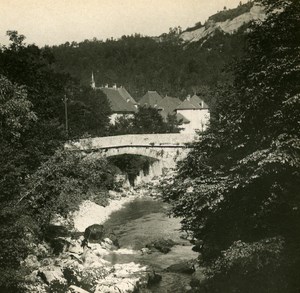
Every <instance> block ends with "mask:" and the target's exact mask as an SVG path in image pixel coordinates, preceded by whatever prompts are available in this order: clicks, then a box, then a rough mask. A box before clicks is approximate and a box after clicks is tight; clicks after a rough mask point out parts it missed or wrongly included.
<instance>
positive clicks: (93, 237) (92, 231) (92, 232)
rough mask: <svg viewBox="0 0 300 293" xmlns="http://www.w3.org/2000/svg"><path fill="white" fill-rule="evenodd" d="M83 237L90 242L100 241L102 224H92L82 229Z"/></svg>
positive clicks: (102, 229) (102, 231) (102, 235)
mask: <svg viewBox="0 0 300 293" xmlns="http://www.w3.org/2000/svg"><path fill="white" fill-rule="evenodd" d="M84 238H85V239H87V240H88V241H89V242H92V243H93V242H94V243H95V242H96V243H100V242H101V240H102V239H103V238H104V226H103V225H99V224H94V225H91V226H89V227H87V228H86V229H85V231H84Z"/></svg>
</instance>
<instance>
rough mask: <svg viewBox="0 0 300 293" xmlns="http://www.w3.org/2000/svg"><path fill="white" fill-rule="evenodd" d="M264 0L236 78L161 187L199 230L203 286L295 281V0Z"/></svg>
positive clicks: (256, 288) (290, 284) (249, 288)
mask: <svg viewBox="0 0 300 293" xmlns="http://www.w3.org/2000/svg"><path fill="white" fill-rule="evenodd" d="M262 2H263V3H264V4H265V5H267V7H268V10H267V13H268V17H267V19H266V21H264V22H262V23H256V24H254V25H253V28H252V31H251V32H250V33H249V35H248V43H247V47H246V54H245V56H244V58H243V59H242V60H241V62H239V63H238V64H237V65H236V66H235V68H234V74H235V80H234V85H233V86H228V87H226V88H224V89H223V91H221V92H220V97H219V99H218V100H217V103H216V107H215V109H214V112H213V113H212V116H211V117H212V118H211V126H210V128H209V130H208V131H207V132H206V133H204V134H203V135H201V136H200V137H199V140H198V141H197V142H195V143H193V145H192V147H193V149H192V151H191V152H190V153H189V155H188V157H187V158H186V160H185V161H183V162H182V163H181V165H180V168H179V172H178V175H177V176H176V178H175V179H174V180H173V183H172V184H171V185H168V186H166V187H165V190H164V196H165V199H166V200H169V201H171V202H172V203H173V212H174V214H175V215H177V216H182V217H183V218H184V219H183V227H184V229H186V230H188V231H191V233H192V235H193V236H194V237H195V239H197V241H196V242H195V243H196V247H195V249H196V250H198V251H200V252H201V263H202V265H206V270H204V274H205V275H206V277H207V280H208V281H207V282H206V284H204V283H203V282H202V283H201V282H200V284H198V285H199V288H202V290H203V287H206V289H207V290H208V292H297V291H299V288H300V284H299V280H298V278H297V272H298V271H299V267H300V259H299V255H300V254H299V244H300V239H299V233H298V232H299V224H300V213H299V209H300V198H299V187H300V176H299V175H300V174H299V167H300V161H299V158H300V138H299V130H300V129H299V117H300V107H299V103H300V86H299V82H298V80H299V78H300V70H299V63H300V55H299V48H300V27H299V23H300V3H299V1H296V0H290V1H269V0H267V1H262ZM199 290H200V289H199Z"/></svg>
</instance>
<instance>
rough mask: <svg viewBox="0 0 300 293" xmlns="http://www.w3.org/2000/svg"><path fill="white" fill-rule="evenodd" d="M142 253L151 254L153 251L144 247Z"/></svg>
mask: <svg viewBox="0 0 300 293" xmlns="http://www.w3.org/2000/svg"><path fill="white" fill-rule="evenodd" d="M141 252H142V254H150V253H151V250H150V249H149V248H147V247H144V248H142V249H141Z"/></svg>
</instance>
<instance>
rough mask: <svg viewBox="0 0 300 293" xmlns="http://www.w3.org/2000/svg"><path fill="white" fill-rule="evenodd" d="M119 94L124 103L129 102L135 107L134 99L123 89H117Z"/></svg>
mask: <svg viewBox="0 0 300 293" xmlns="http://www.w3.org/2000/svg"><path fill="white" fill-rule="evenodd" d="M118 91H119V93H120V94H121V96H122V97H123V98H124V99H125V101H127V100H129V101H130V102H131V103H132V104H134V105H137V102H136V101H135V99H134V98H133V97H132V96H131V95H130V94H129V92H128V91H127V90H126V88H124V87H122V86H121V87H119V88H118Z"/></svg>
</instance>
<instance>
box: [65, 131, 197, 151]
mask: <svg viewBox="0 0 300 293" xmlns="http://www.w3.org/2000/svg"><path fill="white" fill-rule="evenodd" d="M194 139H195V135H194V134H180V133H157V134H127V135H117V136H106V137H95V138H85V139H80V140H78V141H75V142H70V143H66V144H65V148H66V149H69V150H82V151H85V150H86V151H88V150H97V149H109V148H120V147H127V146H128V147H129V146H135V147H151V146H152V147H181V148H183V147H185V146H186V144H187V143H189V142H192V141H193V140H194Z"/></svg>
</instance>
